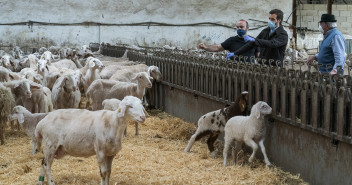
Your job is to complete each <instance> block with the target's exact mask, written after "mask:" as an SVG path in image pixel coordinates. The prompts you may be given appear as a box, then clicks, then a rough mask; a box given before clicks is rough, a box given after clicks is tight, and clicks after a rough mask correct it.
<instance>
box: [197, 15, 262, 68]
mask: <svg viewBox="0 0 352 185" xmlns="http://www.w3.org/2000/svg"><path fill="white" fill-rule="evenodd" d="M236 29H237V35H236V36H235V37H230V38H228V39H226V40H225V41H224V42H223V43H221V44H214V45H205V44H204V43H200V44H199V46H198V47H199V49H204V50H206V51H210V52H218V51H224V50H228V51H229V52H234V51H235V50H237V49H239V48H240V47H242V46H243V45H245V44H246V42H245V41H244V38H243V36H245V35H247V33H248V29H249V26H248V22H247V21H246V20H243V19H241V20H239V21H238V22H237V23H236ZM248 37H250V36H248ZM242 56H246V57H247V60H246V62H252V63H254V56H255V57H258V56H259V49H258V48H253V49H251V50H248V51H247V52H245V53H243V54H242ZM227 59H231V60H233V59H234V58H233V56H230V57H227ZM236 60H237V59H236ZM239 61H241V62H244V61H245V58H244V57H243V58H242V57H241V58H239Z"/></svg>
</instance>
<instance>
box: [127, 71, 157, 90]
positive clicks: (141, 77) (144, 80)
mask: <svg viewBox="0 0 352 185" xmlns="http://www.w3.org/2000/svg"><path fill="white" fill-rule="evenodd" d="M132 80H136V81H138V84H141V85H142V86H144V87H148V88H152V82H151V81H150V80H153V77H151V76H149V75H148V74H147V73H146V72H140V73H137V74H136V76H135V77H134V78H133V79H132Z"/></svg>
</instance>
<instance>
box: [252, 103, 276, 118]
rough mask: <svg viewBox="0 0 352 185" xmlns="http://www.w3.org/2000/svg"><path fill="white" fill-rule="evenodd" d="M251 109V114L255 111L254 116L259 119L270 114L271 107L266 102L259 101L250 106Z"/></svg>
mask: <svg viewBox="0 0 352 185" xmlns="http://www.w3.org/2000/svg"><path fill="white" fill-rule="evenodd" d="M251 111H252V114H253V113H255V117H256V118H257V119H259V118H264V116H265V115H268V114H271V111H272V108H271V107H270V106H269V105H268V104H267V103H266V102H263V101H259V102H257V103H256V104H255V105H254V106H253V107H252V110H251Z"/></svg>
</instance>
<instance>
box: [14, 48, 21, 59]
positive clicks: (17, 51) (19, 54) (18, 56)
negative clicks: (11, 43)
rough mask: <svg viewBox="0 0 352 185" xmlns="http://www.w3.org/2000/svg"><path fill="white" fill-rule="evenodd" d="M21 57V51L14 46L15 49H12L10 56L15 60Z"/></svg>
mask: <svg viewBox="0 0 352 185" xmlns="http://www.w3.org/2000/svg"><path fill="white" fill-rule="evenodd" d="M22 55H23V51H22V50H21V48H20V47H18V46H15V47H14V48H13V49H12V56H13V57H15V59H19V58H22Z"/></svg>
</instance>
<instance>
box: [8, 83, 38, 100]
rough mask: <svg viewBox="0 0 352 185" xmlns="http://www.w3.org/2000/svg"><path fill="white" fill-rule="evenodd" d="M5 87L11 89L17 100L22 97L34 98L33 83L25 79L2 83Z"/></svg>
mask: <svg viewBox="0 0 352 185" xmlns="http://www.w3.org/2000/svg"><path fill="white" fill-rule="evenodd" d="M2 84H3V85H4V86H5V87H8V88H10V89H11V92H12V95H13V97H14V98H15V100H17V99H19V98H20V97H22V96H25V97H28V98H30V97H31V96H32V92H31V89H30V87H31V83H30V81H29V80H27V79H24V80H13V81H9V82H3V83H2Z"/></svg>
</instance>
